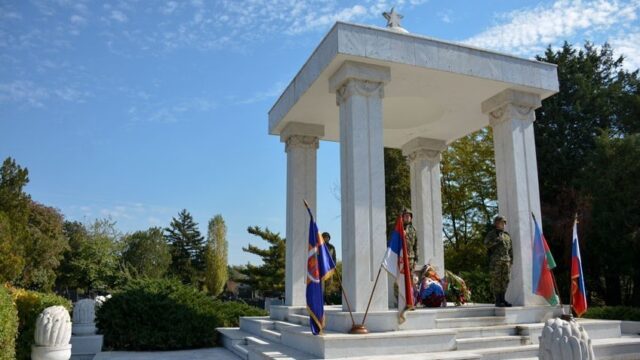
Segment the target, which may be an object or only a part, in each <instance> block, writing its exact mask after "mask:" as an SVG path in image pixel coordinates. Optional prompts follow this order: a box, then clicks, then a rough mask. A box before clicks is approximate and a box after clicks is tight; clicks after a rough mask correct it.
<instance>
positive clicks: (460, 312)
mask: <svg viewBox="0 0 640 360" xmlns="http://www.w3.org/2000/svg"><path fill="white" fill-rule="evenodd" d="M420 310H422V308H420V309H419V310H418V311H420ZM435 311H437V317H436V318H437V319H448V318H461V317H463V318H468V317H477V316H482V317H486V316H495V315H496V308H495V307H494V306H493V305H492V306H489V305H487V306H473V307H471V306H469V307H466V306H451V307H446V308H437V309H435Z"/></svg>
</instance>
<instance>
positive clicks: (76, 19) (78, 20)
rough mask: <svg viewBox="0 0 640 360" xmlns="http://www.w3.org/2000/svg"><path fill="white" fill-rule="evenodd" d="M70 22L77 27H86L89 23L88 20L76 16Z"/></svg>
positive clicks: (72, 16)
mask: <svg viewBox="0 0 640 360" xmlns="http://www.w3.org/2000/svg"><path fill="white" fill-rule="evenodd" d="M69 20H70V21H71V23H72V24H76V25H84V24H86V23H87V19H85V18H83V17H82V16H80V15H75V14H74V15H71V17H70V18H69Z"/></svg>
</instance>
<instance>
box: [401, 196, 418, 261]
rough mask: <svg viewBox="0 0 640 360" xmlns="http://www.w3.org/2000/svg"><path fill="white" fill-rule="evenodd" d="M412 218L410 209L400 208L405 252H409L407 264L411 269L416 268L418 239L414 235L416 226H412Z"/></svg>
mask: <svg viewBox="0 0 640 360" xmlns="http://www.w3.org/2000/svg"><path fill="white" fill-rule="evenodd" d="M412 220H413V213H412V212H411V210H410V209H407V208H405V209H404V210H402V222H403V223H404V236H405V239H407V253H408V254H409V266H410V267H411V271H414V270H415V269H416V263H417V262H418V241H417V235H416V228H415V227H413V224H412V223H411V221H412Z"/></svg>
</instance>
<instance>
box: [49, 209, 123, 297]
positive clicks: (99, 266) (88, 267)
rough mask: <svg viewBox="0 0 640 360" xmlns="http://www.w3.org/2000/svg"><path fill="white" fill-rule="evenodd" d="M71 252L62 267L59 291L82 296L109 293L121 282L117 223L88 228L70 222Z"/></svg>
mask: <svg viewBox="0 0 640 360" xmlns="http://www.w3.org/2000/svg"><path fill="white" fill-rule="evenodd" d="M65 234H66V235H67V238H68V239H69V244H70V246H69V250H68V251H67V252H66V253H65V256H64V260H63V262H62V265H61V269H60V270H61V271H60V273H61V278H60V281H59V282H58V288H63V289H65V290H66V289H68V290H71V291H76V290H77V291H79V292H81V293H85V294H86V293H89V294H92V293H96V292H105V291H108V290H110V289H112V288H113V287H114V285H115V284H116V283H117V281H118V280H119V276H120V268H119V259H120V254H121V250H122V249H121V247H122V243H121V241H120V238H121V235H120V232H119V231H118V230H117V228H116V227H115V222H113V221H111V220H109V219H97V220H95V221H94V222H93V223H91V224H89V225H88V226H84V225H82V224H80V223H66V224H65Z"/></svg>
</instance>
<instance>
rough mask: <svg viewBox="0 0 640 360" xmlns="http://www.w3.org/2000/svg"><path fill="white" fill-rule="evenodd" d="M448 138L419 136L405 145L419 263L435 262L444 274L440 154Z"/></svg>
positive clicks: (404, 153)
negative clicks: (409, 172) (438, 138)
mask: <svg viewBox="0 0 640 360" xmlns="http://www.w3.org/2000/svg"><path fill="white" fill-rule="evenodd" d="M446 148H447V144H446V142H445V141H444V140H436V139H426V138H415V139H413V140H411V141H409V142H408V143H407V144H405V145H404V146H403V147H402V153H403V155H405V156H407V160H408V161H409V166H410V169H411V170H410V171H411V209H412V210H413V223H414V226H415V228H416V233H417V234H416V235H417V238H418V239H417V240H418V254H417V255H418V261H417V265H424V264H426V263H427V262H429V261H431V264H432V265H436V266H437V269H438V275H440V276H441V277H442V276H444V245H443V243H442V194H441V191H440V158H441V156H440V153H441V152H442V151H443V150H444V149H446Z"/></svg>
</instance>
